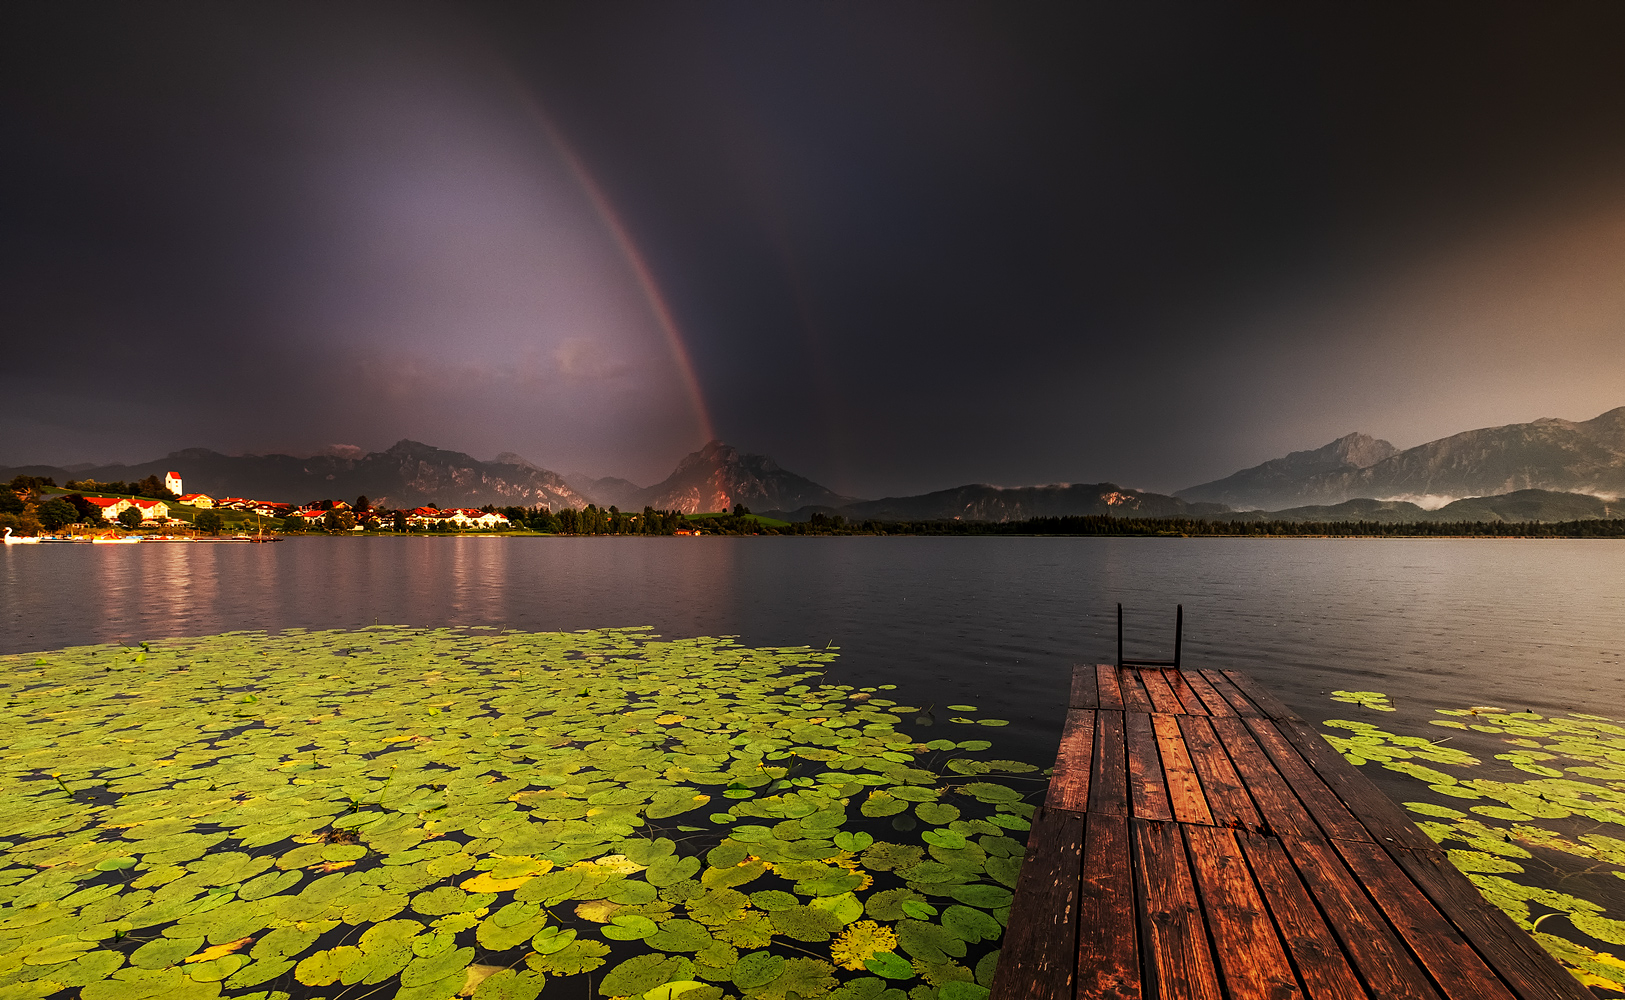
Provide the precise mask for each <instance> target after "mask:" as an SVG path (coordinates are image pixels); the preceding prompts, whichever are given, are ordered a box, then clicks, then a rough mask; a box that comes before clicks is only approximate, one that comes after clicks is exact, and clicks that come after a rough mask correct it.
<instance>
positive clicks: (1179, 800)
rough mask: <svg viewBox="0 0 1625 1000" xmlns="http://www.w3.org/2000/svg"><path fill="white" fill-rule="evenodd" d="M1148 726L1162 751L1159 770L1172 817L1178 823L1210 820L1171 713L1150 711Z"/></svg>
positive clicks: (1177, 724)
mask: <svg viewBox="0 0 1625 1000" xmlns="http://www.w3.org/2000/svg"><path fill="white" fill-rule="evenodd" d="M1151 727H1152V728H1153V729H1154V730H1156V733H1157V748H1158V749H1159V750H1161V751H1162V773H1163V777H1164V778H1165V779H1166V781H1167V783H1168V802H1169V805H1170V806H1172V807H1173V810H1174V818H1175V819H1176V820H1178V821H1179V822H1181V823H1207V824H1211V823H1212V822H1213V814H1212V813H1211V812H1209V811H1208V807H1207V799H1206V797H1205V796H1203V794H1202V784H1201V782H1200V781H1198V780H1197V778H1196V768H1195V766H1194V765H1193V764H1192V763H1191V758H1190V752H1189V751H1188V750H1186V748H1185V736H1184V734H1183V733H1181V732H1180V731H1179V723H1178V722H1177V721H1175V717H1174V716H1172V715H1153V716H1152V717H1151Z"/></svg>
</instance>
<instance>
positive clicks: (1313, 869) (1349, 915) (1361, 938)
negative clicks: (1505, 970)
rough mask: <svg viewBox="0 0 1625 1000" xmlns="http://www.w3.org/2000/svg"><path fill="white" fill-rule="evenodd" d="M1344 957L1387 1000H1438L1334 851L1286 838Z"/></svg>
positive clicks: (1375, 993)
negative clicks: (1346, 957)
mask: <svg viewBox="0 0 1625 1000" xmlns="http://www.w3.org/2000/svg"><path fill="white" fill-rule="evenodd" d="M1281 846H1282V847H1283V848H1284V849H1285V851H1286V854H1287V856H1288V857H1289V858H1291V859H1292V863H1293V866H1294V867H1295V868H1296V869H1297V870H1298V874H1299V875H1300V876H1301V877H1302V879H1303V882H1304V884H1305V885H1306V886H1308V887H1309V892H1310V895H1311V896H1312V897H1313V898H1314V899H1315V900H1316V901H1317V902H1318V903H1319V906H1320V910H1321V912H1322V913H1324V914H1325V915H1326V920H1327V923H1329V924H1330V925H1331V928H1332V932H1333V933H1334V934H1336V935H1337V939H1338V941H1339V942H1340V943H1341V944H1342V947H1343V951H1344V953H1345V954H1346V955H1348V957H1349V960H1350V962H1351V964H1353V966H1354V968H1355V970H1356V971H1357V972H1358V973H1359V975H1360V977H1361V978H1362V979H1363V980H1364V981H1365V986H1366V989H1367V990H1369V991H1370V993H1371V995H1372V996H1373V997H1378V998H1381V1000H1438V997H1439V994H1438V993H1437V992H1436V991H1435V990H1434V989H1433V986H1432V984H1431V983H1430V982H1429V981H1428V977H1427V975H1426V974H1425V973H1423V972H1422V970H1421V968H1420V967H1419V966H1417V964H1416V962H1415V961H1414V960H1413V959H1412V957H1411V954H1410V952H1408V951H1406V950H1405V946H1404V945H1403V944H1401V943H1400V941H1399V938H1397V937H1396V936H1395V935H1394V931H1393V929H1392V928H1391V927H1389V926H1388V921H1386V920H1384V919H1383V917H1382V914H1381V913H1379V912H1377V909H1376V907H1375V906H1373V905H1372V903H1371V900H1370V899H1367V898H1366V894H1365V892H1364V891H1363V890H1361V888H1360V886H1359V884H1358V883H1357V882H1355V880H1354V877H1353V876H1352V875H1350V874H1349V870H1348V869H1347V868H1346V867H1344V865H1343V862H1342V860H1341V859H1340V858H1339V857H1338V856H1337V853H1336V852H1335V851H1334V850H1332V848H1331V846H1330V845H1327V844H1319V843H1311V842H1308V841H1301V840H1293V839H1289V838H1285V837H1283V838H1281Z"/></svg>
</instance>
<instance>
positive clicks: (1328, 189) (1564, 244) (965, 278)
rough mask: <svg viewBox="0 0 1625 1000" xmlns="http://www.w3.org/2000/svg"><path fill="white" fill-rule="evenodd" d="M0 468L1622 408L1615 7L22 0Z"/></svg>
mask: <svg viewBox="0 0 1625 1000" xmlns="http://www.w3.org/2000/svg"><path fill="white" fill-rule="evenodd" d="M0 18H3V19H4V29H3V31H0V36H3V37H0V62H3V65H0V80H3V83H4V89H3V93H0V115H3V118H0V127H3V134H4V135H5V137H6V138H5V142H4V143H0V210H3V212H4V216H3V219H0V255H3V258H0V464H22V463H26V462H43V463H50V464H68V463H74V462H84V461H110V460H120V461H138V460H147V459H152V458H157V457H159V456H161V455H163V454H166V453H167V452H169V451H172V450H175V449H179V448H184V447H194V446H203V447H209V448H214V449H217V450H220V451H225V452H229V453H239V452H256V453H263V452H271V451H283V452H289V453H293V454H309V453H312V452H316V451H319V450H322V449H324V448H328V447H330V446H335V445H354V446H359V447H361V448H362V449H365V450H374V449H382V448H385V447H388V446H389V445H390V444H392V443H393V442H394V441H396V440H397V439H400V438H403V437H409V438H413V439H417V440H421V441H426V442H429V443H431V444H436V445H439V446H441V447H445V448H451V449H455V450H459V451H466V452H469V453H471V454H473V455H475V456H476V457H480V458H491V457H493V456H494V455H495V454H496V453H497V452H501V451H514V452H518V453H520V454H522V455H524V456H526V457H528V458H530V459H531V460H533V461H536V462H538V463H540V464H542V465H545V466H547V467H549V468H554V469H557V470H559V471H562V472H576V471H581V472H586V473H589V474H594V475H619V476H623V477H626V478H629V479H632V480H634V481H636V482H638V483H640V484H645V485H646V484H648V483H650V482H653V481H656V480H658V479H660V478H662V477H664V476H665V475H666V474H667V473H668V472H669V471H670V469H671V467H672V466H673V465H674V464H675V462H676V461H677V459H678V458H679V457H680V456H681V455H682V454H684V453H686V452H688V451H691V450H693V449H695V448H697V447H698V446H699V445H701V444H702V443H703V442H704V441H705V439H706V437H707V436H709V435H711V434H715V435H716V436H718V437H721V438H722V439H724V440H727V441H729V442H730V443H733V444H735V445H737V446H739V447H740V448H742V449H744V450H746V451H751V452H759V453H765V454H769V455H772V456H774V457H776V458H777V459H778V460H779V461H780V463H781V464H783V465H785V466H786V467H788V468H791V469H794V470H796V471H798V472H801V473H803V474H805V475H807V476H810V477H811V478H813V479H815V480H818V481H820V482H822V483H825V484H826V485H828V486H831V487H832V488H835V489H837V490H839V491H841V492H843V493H848V494H853V495H860V496H881V495H887V494H902V493H913V492H922V491H925V490H930V489H936V488H942V487H947V486H953V485H957V484H960V483H965V482H976V481H982V482H995V483H1000V484H1005V485H1017V484H1026V483H1040V482H1058V481H1071V482H1097V481H1102V480H1110V481H1115V482H1118V483H1120V484H1123V485H1128V486H1134V487H1140V488H1146V489H1154V490H1160V491H1170V490H1173V489H1176V488H1179V487H1183V486H1188V485H1191V484H1194V483H1197V482H1201V481H1204V480H1208V479H1213V478H1216V477H1219V476H1222V475H1225V474H1227V473H1229V472H1231V471H1234V470H1235V469H1237V468H1240V467H1243V466H1247V465H1252V464H1256V463H1257V462H1259V461H1262V460H1264V459H1267V458H1271V457H1274V456H1277V455H1280V454H1283V453H1285V452H1286V451H1288V450H1293V449H1299V448H1312V447H1316V446H1319V445H1321V444H1324V443H1326V442H1327V441H1329V440H1331V439H1333V438H1335V437H1337V436H1339V435H1341V434H1344V433H1346V432H1348V431H1351V430H1363V431H1366V432H1368V433H1371V434H1375V435H1377V436H1380V437H1385V438H1387V439H1389V440H1390V441H1392V442H1393V443H1395V444H1396V445H1399V446H1401V447H1406V446H1410V445H1414V444H1419V443H1421V442H1423V441H1426V440H1429V439H1431V438H1434V437H1439V436H1442V435H1445V434H1449V433H1453V432H1456V431H1460V430H1466V429H1469V428H1473V427H1480V426H1488V425H1495V424H1501V423H1509V422H1516V421H1525V420H1531V419H1534V418H1537V417H1542V416H1557V417H1565V418H1569V419H1586V418H1589V417H1592V416H1595V415H1596V414H1598V413H1600V412H1602V411H1604V410H1607V409H1610V408H1613V407H1615V406H1619V405H1625V59H1621V58H1620V54H1619V46H1620V43H1621V40H1622V39H1625V6H1621V5H1617V4H1608V5H1605V4H1593V5H1565V4H1554V3H1548V4H1541V5H1532V4H1527V3H1522V4H1509V5H1499V4H1493V3H1473V4H1464V5H1461V6H1451V5H1447V4H1429V5H1423V6H1420V7H1418V6H1400V5H1353V4H1340V5H1302V4H1286V3H1282V4H1211V3H1206V4H1200V5H1194V6H1189V7H1185V6H1174V5H1154V4H1122V3H1114V4H1102V5H1095V6H1090V5H1082V4H1064V5H1063V4H1055V5H1044V4H1015V5H1012V4H1002V3H985V4H966V3H942V2H935V0H934V2H930V3H896V2H879V3H871V2H865V3H839V2H832V3H819V4H810V3H809V4H786V3H778V4H760V3H754V2H752V3H722V2H698V3H686V4H642V3H617V4H600V3H580V4H553V5H547V6H545V7H538V6H537V5H532V4H525V5H516V6H511V7H508V6H500V5H451V4H445V5H434V6H422V7H417V6H412V5H408V4H401V3H391V4H387V5H378V6H365V5H357V4H337V5H335V4H328V3H323V4H311V5H300V4H286V3H278V4H260V5H252V4H236V5H219V4H195V5H189V4H173V3H144V4H120V5H113V4H107V5H78V4H61V3H48V4H46V3H42V4H35V5H27V4H13V5H10V6H8V7H7V9H6V12H5V14H4V15H0Z"/></svg>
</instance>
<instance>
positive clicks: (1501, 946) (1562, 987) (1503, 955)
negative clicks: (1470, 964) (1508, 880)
mask: <svg viewBox="0 0 1625 1000" xmlns="http://www.w3.org/2000/svg"><path fill="white" fill-rule="evenodd" d="M1388 854H1389V856H1390V857H1392V858H1393V859H1394V860H1395V861H1396V862H1397V863H1398V864H1399V867H1400V868H1402V869H1404V871H1405V874H1406V875H1408V876H1410V879H1411V881H1412V882H1415V883H1416V885H1417V886H1418V887H1419V888H1420V889H1421V890H1422V891H1423V892H1425V893H1427V896H1428V899H1430V900H1432V901H1433V905H1434V906H1436V907H1438V908H1439V912H1441V913H1443V914H1444V915H1445V916H1446V917H1448V918H1449V919H1450V922H1451V923H1452V924H1455V926H1456V929H1457V930H1459V931H1460V932H1461V933H1462V936H1464V937H1465V938H1467V940H1469V941H1471V942H1472V944H1473V947H1474V949H1475V950H1476V951H1477V952H1478V953H1479V955H1481V956H1483V958H1484V960H1485V961H1486V962H1488V963H1489V964H1490V965H1491V966H1492V967H1493V968H1494V969H1495V971H1496V972H1497V973H1499V974H1500V976H1501V978H1502V979H1503V980H1505V981H1506V982H1507V983H1508V984H1510V985H1511V986H1512V988H1513V990H1514V991H1515V992H1516V993H1517V994H1518V995H1519V996H1520V997H1523V998H1524V1000H1595V997H1594V995H1593V994H1592V992H1591V991H1590V990H1588V989H1586V988H1585V987H1584V986H1581V985H1580V982H1579V980H1577V979H1575V978H1574V977H1573V976H1572V975H1570V974H1569V973H1568V972H1567V970H1565V969H1564V968H1563V967H1562V966H1561V965H1559V964H1558V962H1557V959H1555V958H1553V957H1552V956H1551V953H1550V952H1548V951H1547V950H1546V949H1545V948H1542V947H1541V946H1540V944H1539V943H1538V942H1536V941H1535V939H1534V938H1532V937H1530V936H1529V935H1528V934H1527V933H1526V932H1525V931H1524V930H1523V928H1521V927H1519V926H1518V925H1517V924H1515V923H1513V922H1512V918H1510V917H1508V916H1507V915H1506V914H1505V913H1503V912H1501V908H1500V907H1498V906H1490V905H1488V904H1487V903H1486V901H1485V899H1484V897H1483V896H1481V895H1479V893H1478V889H1477V888H1476V887H1475V886H1474V885H1473V884H1472V883H1471V882H1469V881H1467V878H1466V876H1464V875H1463V874H1462V873H1461V872H1460V871H1458V870H1457V869H1456V866H1455V865H1452V864H1451V863H1450V861H1449V859H1448V858H1446V857H1444V856H1441V855H1440V854H1438V853H1437V852H1435V851H1407V850H1405V849H1404V848H1402V847H1392V848H1389V849H1388Z"/></svg>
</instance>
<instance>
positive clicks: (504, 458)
mask: <svg viewBox="0 0 1625 1000" xmlns="http://www.w3.org/2000/svg"><path fill="white" fill-rule="evenodd" d="M170 470H174V471H177V472H179V473H180V474H181V476H182V477H183V479H184V480H185V484H186V489H187V490H189V491H195V492H201V493H208V494H210V495H213V496H216V497H223V496H243V497H250V498H253V499H262V500H284V501H294V502H303V501H308V500H314V499H323V498H334V499H349V498H353V497H355V496H358V495H362V494H365V495H366V496H367V497H368V498H369V499H371V500H372V501H373V502H375V503H380V504H384V505H387V506H392V507H414V506H419V505H432V506H441V507H452V506H458V507H478V506H484V505H486V504H493V505H495V506H499V507H502V506H525V507H528V506H535V505H538V504H546V505H547V506H549V507H552V508H554V509H558V508H562V507H575V508H580V507H583V506H585V505H586V504H588V503H596V504H598V505H599V506H602V507H610V506H615V507H619V508H621V509H622V510H639V509H642V508H643V507H653V508H656V509H657V510H680V511H683V512H685V513H690V514H692V513H699V512H704V511H717V510H729V509H731V508H733V507H734V506H735V505H736V504H744V505H745V506H747V507H749V508H750V509H751V510H752V511H754V512H756V513H759V514H770V515H773V516H777V517H781V518H784V519H787V520H798V521H799V520H806V519H808V518H810V517H812V516H813V515H814V514H825V515H831V516H834V515H839V516H842V517H845V518H847V519H848V520H852V521H863V520H893V521H901V520H907V521H924V520H955V519H958V520H966V521H1018V520H1025V519H1028V518H1035V517H1065V516H1084V515H1111V516H1115V517H1176V518H1209V519H1215V518H1217V519H1229V520H1266V519H1275V520H1285V521H1361V520H1364V521H1385V522H1406V521H1436V522H1454V521H1561V520H1582V519H1588V518H1604V517H1620V516H1625V504H1621V503H1620V502H1618V501H1617V500H1616V498H1618V497H1619V496H1620V495H1622V494H1625V407H1620V408H1617V409H1614V410H1610V411H1608V412H1607V413H1604V414H1602V415H1600V416H1598V417H1595V418H1593V419H1591V420H1586V421H1580V422H1575V421H1569V420H1559V419H1554V418H1547V419H1542V420H1536V421H1533V422H1530V423H1526V424H1509V425H1507V426H1504V427H1491V428H1483V429H1479V430H1473V431H1466V432H1463V433H1461V434H1455V435H1451V436H1450V437H1445V438H1440V439H1439V440H1437V441H1430V442H1428V443H1426V444H1422V445H1418V446H1417V447H1415V448H1408V449H1405V450H1400V449H1398V448H1395V447H1394V446H1393V445H1392V444H1389V443H1388V442H1387V441H1382V440H1378V439H1376V438H1373V437H1370V436H1368V435H1365V434H1360V433H1353V434H1348V435H1345V436H1343V437H1340V438H1338V439H1337V440H1336V441H1333V442H1331V443H1330V444H1327V445H1325V446H1323V447H1320V448H1316V449H1313V450H1309V451H1295V452H1292V453H1290V454H1288V455H1286V456H1284V457H1282V458H1277V459H1271V460H1270V461H1268V462H1264V463H1262V464H1260V465H1257V466H1254V467H1252V468H1250V469H1243V470H1241V471H1239V472H1236V473H1234V474H1232V475H1230V476H1227V477H1225V478H1223V479H1219V480H1215V481H1214V482H1210V483H1203V484H1201V485H1198V486H1192V487H1189V488H1187V489H1183V490H1179V491H1178V492H1177V493H1175V494H1174V495H1173V496H1165V495H1162V494H1158V493H1147V492H1144V491H1140V490H1132V489H1126V488H1123V487H1120V486H1117V485H1116V484H1113V483H1109V482H1103V483H1089V484H1078V483H1058V484H1051V485H1044V486H1018V487H1001V486H992V485H988V484H985V483H971V484H966V485H963V486H957V487H953V488H951V489H945V490H938V491H935V492H932V493H925V494H920V495H918V496H905V497H886V498H883V499H879V500H864V499H859V498H857V497H849V496H843V495H841V494H838V493H836V492H834V491H833V490H830V489H829V488H827V487H825V486H822V485H820V484H818V483H816V482H814V481H813V480H811V479H808V478H807V477H805V476H801V475H798V474H796V473H794V472H791V471H789V470H787V469H784V468H783V467H781V466H780V465H779V464H778V463H777V462H775V461H773V459H771V458H769V457H767V456H765V455H751V454H746V453H742V452H740V451H739V449H737V448H735V447H733V446H732V445H728V444H724V443H723V442H721V441H712V442H709V443H708V444H706V445H705V446H704V447H703V448H701V449H700V450H698V451H696V452H693V453H691V454H689V455H687V456H685V457H684V458H683V459H682V460H681V461H679V462H678V464H677V467H676V469H674V470H673V472H672V474H671V475H669V476H667V477H666V478H665V479H664V480H662V481H660V482H659V483H656V484H654V485H652V486H639V485H637V484H636V483H633V482H630V481H628V480H625V479H620V478H616V477H604V478H596V479H595V478H592V477H588V476H581V475H572V476H568V477H566V476H563V475H560V474H559V473H557V472H554V471H552V470H550V469H546V468H543V467H542V466H540V465H538V464H536V463H534V462H531V461H529V460H527V459H525V458H524V457H522V456H520V455H516V454H514V453H512V452H504V453H502V454H500V455H498V456H497V457H496V458H495V459H493V460H491V461H489V462H486V461H481V460H479V459H476V458H474V457H472V456H470V455H466V454H463V453H461V452H455V451H447V450H445V449H441V448H436V447H433V446H431V445H427V444H422V443H420V442H416V441H406V440H403V441H400V442H397V443H396V444H395V445H394V446H392V447H390V448H389V449H387V450H385V451H381V452H371V453H367V454H354V455H317V456H313V457H310V458H296V457H294V456H290V455H236V456H232V455H222V454H220V453H219V452H214V451H209V450H207V449H202V448H192V449H187V450H184V451H178V452H174V453H173V454H171V455H169V456H166V457H165V458H163V459H161V460H158V461H153V462H146V463H143V464H140V465H107V466H83V465H81V466H71V467H66V468H59V467H51V466H25V467H16V468H7V469H0V478H4V479H10V478H11V477H13V476H16V475H19V474H22V475H34V476H52V477H54V478H55V479H56V480H57V482H58V483H66V482H67V481H68V480H69V479H97V480H102V481H108V480H136V479H141V478H143V477H145V476H148V475H154V474H156V475H160V476H161V475H163V474H164V473H165V472H167V471H170Z"/></svg>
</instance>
